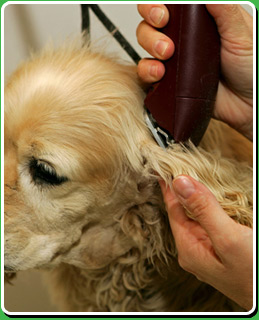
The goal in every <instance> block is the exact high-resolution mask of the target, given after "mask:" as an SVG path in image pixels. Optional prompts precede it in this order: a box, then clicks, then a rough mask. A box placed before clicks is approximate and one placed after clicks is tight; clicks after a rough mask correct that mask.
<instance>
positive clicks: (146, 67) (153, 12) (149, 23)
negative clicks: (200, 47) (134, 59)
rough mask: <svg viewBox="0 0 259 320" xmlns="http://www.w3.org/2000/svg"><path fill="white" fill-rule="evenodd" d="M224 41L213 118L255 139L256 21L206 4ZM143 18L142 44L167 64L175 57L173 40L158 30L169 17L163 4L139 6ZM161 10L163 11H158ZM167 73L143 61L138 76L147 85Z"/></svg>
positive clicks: (235, 9) (238, 10)
mask: <svg viewBox="0 0 259 320" xmlns="http://www.w3.org/2000/svg"><path fill="white" fill-rule="evenodd" d="M206 7H207V10H208V11H209V13H210V14H211V15H212V16H213V18H214V19H215V21H216V24H217V27H218V31H219V34H220V37H221V74H222V79H221V81H220V83H219V87H218V93H217V98H216V103H215V109H214V117H215V118H216V119H218V120H221V121H224V122H225V123H227V124H229V125H230V126H231V127H233V128H234V129H236V130H237V131H239V132H240V133H242V134H243V135H244V136H246V137H247V138H248V139H250V140H252V139H253V19H252V17H251V16H250V15H249V14H248V13H247V12H246V11H245V10H244V9H243V8H242V7H241V6H240V5H235V4H207V5H206ZM138 10H139V13H140V14H141V16H142V17H143V18H144V21H142V22H141V23H140V24H139V26H138V28H137V39H138V42H139V44H140V45H141V46H142V47H143V48H144V49H145V50H146V51H148V52H149V53H150V54H151V55H152V56H153V57H155V58H156V59H160V60H166V59H168V58H170V57H171V56H172V55H173V52H174V44H173V42H172V40H171V39H169V38H168V37H167V36H166V35H164V34H162V33H161V32H159V31H158V30H156V29H155V28H161V27H164V26H165V25H166V24H167V23H168V20H169V13H168V10H167V8H166V7H165V5H162V4H140V5H138ZM159 10H161V11H159ZM164 72H165V68H164V65H163V63H162V62H160V61H158V60H154V59H142V60H141V61H140V63H139V65H138V74H139V76H140V78H141V79H142V80H143V81H144V82H148V83H151V82H156V81H159V80H160V79H161V78H162V77H163V75H164Z"/></svg>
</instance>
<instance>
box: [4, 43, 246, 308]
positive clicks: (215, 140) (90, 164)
mask: <svg viewBox="0 0 259 320" xmlns="http://www.w3.org/2000/svg"><path fill="white" fill-rule="evenodd" d="M143 97H144V93H143V90H142V89H141V85H140V83H139V81H138V79H137V76H136V69H135V68H134V67H131V66H126V65H122V64H120V63H118V62H117V61H116V60H115V59H111V58H107V57H105V56H104V55H102V54H98V53H95V52H92V51H91V50H90V48H89V47H88V46H84V47H77V46H76V45H71V46H66V47H63V48H61V49H58V50H54V49H50V48H48V49H47V50H45V51H44V52H43V53H41V54H40V55H38V56H34V57H33V58H32V59H31V60H30V61H28V62H26V63H23V64H22V65H21V66H20V67H19V68H18V70H17V71H16V72H15V73H14V74H13V75H12V76H11V77H10V79H9V81H8V83H7V85H6V88H5V266H6V270H9V271H10V270H12V271H16V272H17V271H20V270H25V269H30V268H40V269H49V271H48V272H49V276H50V278H51V281H50V286H51V287H52V292H53V293H52V294H53V299H54V301H55V302H56V303H57V304H58V305H59V306H60V310H61V311H115V312H116V311H142V312H144V311H149V312H156V311H234V310H239V307H238V306H237V305H235V304H234V303H233V302H232V301H230V300H229V299H227V298H226V297H224V296H223V295H222V294H221V293H219V292H217V291H216V290H214V289H213V288H211V287H210V286H208V285H206V284H204V283H201V282H200V281H198V280H197V279H196V278H195V277H194V276H192V275H191V274H188V273H187V272H185V271H184V270H182V269H181V268H180V267H179V265H178V262H177V252H176V249H175V246H174V240H173V236H172V234H171V231H170V227H169V223H168V220H167V213H166V211H165V207H164V204H163V199H162V196H161V192H160V188H159V186H158V182H157V181H158V176H160V177H162V179H164V180H165V181H166V182H167V183H168V184H170V183H171V179H172V177H173V176H176V175H178V174H188V175H191V176H192V177H194V178H195V179H198V180H199V181H201V182H203V183H204V184H205V185H206V186H207V187H208V188H209V189H210V190H211V191H212V192H213V193H214V195H215V196H216V198H217V199H218V201H219V202H220V204H221V205H222V207H223V208H224V209H225V211H226V212H227V213H228V214H229V215H230V216H231V217H232V218H233V219H235V220H236V221H237V222H238V223H242V224H245V225H247V226H250V227H252V169H251V161H252V160H251V159H252V144H251V143H250V142H248V141H247V140H246V139H245V138H242V137H241V136H239V135H238V134H236V133H235V132H233V131H232V130H231V129H230V128H228V127H227V126H225V125H222V124H220V123H216V122H215V121H212V122H211V125H210V128H209V130H208V131H207V133H206V135H205V137H204V139H203V141H202V143H201V146H200V147H199V148H195V147H194V146H192V145H190V146H189V148H184V147H182V146H180V145H175V146H174V147H173V148H171V149H168V150H166V151H165V150H163V149H161V148H160V147H159V146H157V144H156V143H155V142H154V140H153V138H152V137H151V134H150V132H149V130H148V129H147V127H146V125H145V123H144V120H143ZM249 163H250V164H249ZM39 171H40V172H39ZM46 171H47V173H46ZM49 173H50V174H51V177H52V178H53V179H54V180H55V179H56V176H58V177H59V178H63V181H61V182H60V181H59V182H60V183H56V182H55V181H54V182H53V183H52V184H51V183H49V182H46V181H45V180H44V179H45V178H44V175H45V174H49ZM42 175H43V178H42ZM222 227H223V228H224V226H222ZM7 275H8V273H7ZM10 275H11V274H10V273H9V277H10Z"/></svg>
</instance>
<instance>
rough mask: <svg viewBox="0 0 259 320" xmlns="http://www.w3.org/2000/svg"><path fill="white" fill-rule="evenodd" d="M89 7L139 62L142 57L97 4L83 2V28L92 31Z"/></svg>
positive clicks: (135, 60) (132, 57) (133, 58)
mask: <svg viewBox="0 0 259 320" xmlns="http://www.w3.org/2000/svg"><path fill="white" fill-rule="evenodd" d="M89 8H91V10H92V11H93V12H94V14H95V15H96V16H97V18H98V19H99V20H100V21H101V23H102V24H103V25H104V26H105V28H106V29H107V30H108V31H109V32H110V33H111V34H112V36H113V37H114V38H115V39H116V40H117V42H118V43H119V44H120V46H121V47H122V48H123V49H124V50H125V51H126V52H127V54H128V55H129V56H130V57H131V59H132V60H133V61H134V62H135V63H136V64H138V62H139V60H140V59H141V57H140V56H139V55H138V53H137V52H136V51H135V50H134V48H133V47H132V46H131V45H130V43H129V42H128V41H127V40H126V39H125V37H124V36H123V35H122V34H121V32H120V31H119V30H118V28H117V27H116V26H115V25H114V24H113V23H112V22H111V20H110V19H109V18H108V17H106V15H105V14H104V12H103V11H102V10H101V9H100V8H99V6H98V5H97V4H81V9H82V29H83V30H86V31H87V32H88V33H90V17H89Z"/></svg>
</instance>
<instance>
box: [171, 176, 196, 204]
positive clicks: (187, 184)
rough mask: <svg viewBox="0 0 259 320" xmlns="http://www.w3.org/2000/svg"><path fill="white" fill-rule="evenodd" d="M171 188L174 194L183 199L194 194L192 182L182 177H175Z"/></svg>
mask: <svg viewBox="0 0 259 320" xmlns="http://www.w3.org/2000/svg"><path fill="white" fill-rule="evenodd" d="M173 188H174V191H175V193H176V194H178V195H179V196H181V197H182V198H184V199H188V198H190V196H191V195H192V194H193V193H194V192H195V186H194V184H193V183H192V181H191V180H190V179H188V178H187V177H184V176H179V177H176V178H175V179H174V180H173Z"/></svg>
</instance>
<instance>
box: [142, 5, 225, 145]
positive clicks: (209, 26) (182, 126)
mask: <svg viewBox="0 0 259 320" xmlns="http://www.w3.org/2000/svg"><path fill="white" fill-rule="evenodd" d="M166 6H167V8H168V10H169V13H170V21H169V23H168V25H167V26H166V27H165V28H163V29H161V31H162V32H163V33H165V34H166V35H167V36H169V37H170V38H171V39H172V40H173V41H174V44H175V53H174V55H173V57H172V58H170V59H169V60H167V61H165V62H164V64H165V69H166V73H165V75H164V77H163V79H162V80H161V81H160V82H158V83H155V84H154V85H153V86H152V87H151V88H150V91H149V92H148V94H147V97H146V99H145V107H146V109H147V111H148V112H147V116H148V117H149V121H148V122H149V124H148V125H149V127H150V123H151V124H153V126H155V127H157V128H158V131H159V130H160V131H162V132H164V133H165V135H168V137H169V140H172V141H173V142H185V141H187V140H188V139H191V140H192V142H193V143H194V144H195V145H198V144H199V142H200V140H201V138H202V136H203V134H204V133H205V131H206V128H207V126H208V124H209V121H210V118H211V116H212V112H213V107H214V103H215V97H216V93H217V87H218V82H219V70H220V37H219V34H218V31H217V27H216V24H215V22H214V20H213V18H212V17H211V16H210V14H209V13H208V11H207V9H206V7H205V5H203V4H169V5H166ZM157 128H156V129H155V130H156V131H157ZM153 129H154V128H153ZM159 136H161V135H160V134H159ZM162 139H163V138H162ZM163 140H164V139H163ZM166 140H168V139H166ZM160 145H161V143H160ZM164 145H165V146H167V145H168V141H167V142H164Z"/></svg>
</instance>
